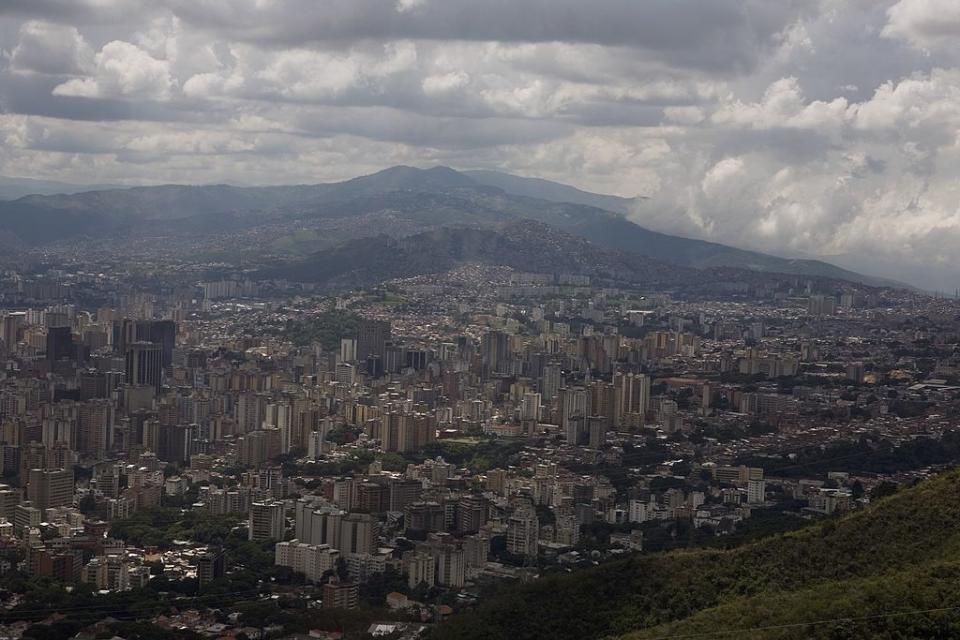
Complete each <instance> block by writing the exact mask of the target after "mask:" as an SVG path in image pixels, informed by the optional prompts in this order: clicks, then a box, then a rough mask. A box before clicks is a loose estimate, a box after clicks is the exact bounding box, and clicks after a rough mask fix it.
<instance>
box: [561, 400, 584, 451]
mask: <svg viewBox="0 0 960 640" xmlns="http://www.w3.org/2000/svg"><path fill="white" fill-rule="evenodd" d="M560 411H561V414H560V422H561V424H560V426H561V427H562V429H563V433H564V436H565V437H566V439H567V443H568V444H571V445H575V444H577V443H578V442H579V441H580V433H582V431H583V428H584V419H585V418H586V415H587V392H586V390H585V389H584V388H583V387H563V388H561V389H560Z"/></svg>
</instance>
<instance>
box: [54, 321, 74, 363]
mask: <svg viewBox="0 0 960 640" xmlns="http://www.w3.org/2000/svg"><path fill="white" fill-rule="evenodd" d="M76 355H77V350H76V347H75V346H74V344H73V331H72V330H71V329H70V327H51V328H49V329H47V361H48V362H57V361H58V360H65V359H73V358H76Z"/></svg>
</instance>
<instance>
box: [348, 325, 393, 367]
mask: <svg viewBox="0 0 960 640" xmlns="http://www.w3.org/2000/svg"><path fill="white" fill-rule="evenodd" d="M388 340H390V322H389V321H386V320H361V321H360V328H359V334H358V338H357V354H356V355H357V357H358V358H360V359H361V360H366V359H367V358H368V357H370V356H378V357H379V358H380V361H381V362H383V361H384V360H385V359H386V351H387V341H388Z"/></svg>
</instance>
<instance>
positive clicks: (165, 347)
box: [145, 320, 177, 369]
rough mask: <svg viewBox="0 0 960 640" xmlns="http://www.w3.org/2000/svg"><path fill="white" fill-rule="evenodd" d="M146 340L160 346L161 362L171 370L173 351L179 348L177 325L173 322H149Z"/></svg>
mask: <svg viewBox="0 0 960 640" xmlns="http://www.w3.org/2000/svg"><path fill="white" fill-rule="evenodd" d="M145 340H147V341H149V342H152V343H154V344H157V345H160V362H161V364H162V366H163V367H164V368H165V369H169V368H170V365H171V363H172V362H173V349H174V347H176V346H177V323H176V322H174V321H173V320H149V321H147V337H146V338H145Z"/></svg>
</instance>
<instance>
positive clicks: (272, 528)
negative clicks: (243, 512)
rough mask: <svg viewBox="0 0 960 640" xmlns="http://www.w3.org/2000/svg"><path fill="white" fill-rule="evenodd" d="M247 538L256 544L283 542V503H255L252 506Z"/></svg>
mask: <svg viewBox="0 0 960 640" xmlns="http://www.w3.org/2000/svg"><path fill="white" fill-rule="evenodd" d="M248 527H249V528H248V532H247V537H248V538H249V539H250V540H253V541H255V542H265V541H267V540H283V530H284V517H283V503H282V502H273V501H270V502H254V503H253V504H252V505H250V518H249V524H248Z"/></svg>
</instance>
